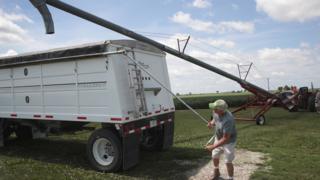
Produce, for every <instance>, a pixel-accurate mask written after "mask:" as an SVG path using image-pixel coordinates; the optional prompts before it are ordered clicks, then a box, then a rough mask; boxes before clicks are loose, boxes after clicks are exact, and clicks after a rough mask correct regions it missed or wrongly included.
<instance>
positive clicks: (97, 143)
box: [87, 129, 122, 172]
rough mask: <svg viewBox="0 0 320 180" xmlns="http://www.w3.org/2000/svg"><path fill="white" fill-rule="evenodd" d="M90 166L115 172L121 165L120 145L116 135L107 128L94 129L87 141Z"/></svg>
mask: <svg viewBox="0 0 320 180" xmlns="http://www.w3.org/2000/svg"><path fill="white" fill-rule="evenodd" d="M87 157H88V160H89V162H90V164H91V166H92V167H93V168H94V169H95V170H97V171H101V172H116V171H118V170H119V169H120V167H121V165H122V146H121V141H120V138H119V137H118V135H117V134H116V133H115V132H114V131H113V130H109V129H98V130H96V131H94V132H93V133H92V134H91V136H90V138H89V140H88V143H87Z"/></svg>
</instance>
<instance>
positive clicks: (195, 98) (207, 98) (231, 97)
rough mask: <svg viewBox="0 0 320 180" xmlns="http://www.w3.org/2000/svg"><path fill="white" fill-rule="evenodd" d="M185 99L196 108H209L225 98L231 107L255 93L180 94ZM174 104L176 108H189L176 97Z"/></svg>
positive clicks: (246, 100)
mask: <svg viewBox="0 0 320 180" xmlns="http://www.w3.org/2000/svg"><path fill="white" fill-rule="evenodd" d="M179 97H180V98H181V99H182V100H183V101H185V102H186V103H187V104H188V105H190V106H191V107H192V108H194V109H207V108H208V104H209V103H211V102H214V101H216V100H218V99H223V100H225V101H226V102H227V103H228V105H229V106H230V107H237V106H241V105H242V104H245V103H246V102H248V101H249V98H251V97H253V95H252V94H251V93H249V92H235V93H231V92H224V93H209V94H192V95H180V96H179ZM174 104H175V107H176V109H178V110H184V109H187V108H186V107H185V106H184V105H183V104H182V103H181V102H180V101H179V100H178V99H176V98H174Z"/></svg>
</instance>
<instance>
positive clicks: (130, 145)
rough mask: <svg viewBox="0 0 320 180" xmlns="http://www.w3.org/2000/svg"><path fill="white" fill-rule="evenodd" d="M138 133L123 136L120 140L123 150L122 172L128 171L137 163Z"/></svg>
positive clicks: (138, 150)
mask: <svg viewBox="0 0 320 180" xmlns="http://www.w3.org/2000/svg"><path fill="white" fill-rule="evenodd" d="M140 136H141V134H140V133H132V134H127V135H125V136H123V138H122V148H123V151H122V152H123V154H122V159H123V163H122V165H123V170H128V169H129V168H131V167H133V166H135V165H136V164H138V163H139V159H140V148H139V147H140V146H139V145H140Z"/></svg>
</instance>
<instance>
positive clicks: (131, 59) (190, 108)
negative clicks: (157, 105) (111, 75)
mask: <svg viewBox="0 0 320 180" xmlns="http://www.w3.org/2000/svg"><path fill="white" fill-rule="evenodd" d="M124 55H125V56H126V57H128V59H129V60H130V61H132V62H133V63H134V64H135V65H137V66H138V67H139V68H140V69H142V70H143V71H144V72H145V73H147V74H148V75H149V76H150V77H151V78H152V79H153V80H155V81H156V82H157V83H158V84H159V85H160V86H161V87H163V88H164V89H165V90H166V91H167V92H169V93H170V94H171V95H173V96H174V97H175V98H177V99H178V100H179V101H180V102H181V103H182V104H183V105H185V106H186V107H187V108H188V109H189V110H191V111H192V112H193V113H194V114H195V115H196V116H198V117H199V118H200V119H201V120H202V121H203V122H204V123H206V124H207V123H208V120H206V118H204V117H203V116H201V115H200V114H199V113H198V112H197V111H196V110H194V109H193V108H192V107H191V106H189V105H188V104H187V103H186V102H184V101H183V100H182V99H181V98H180V97H178V96H176V95H175V94H174V93H173V92H172V91H171V90H170V89H169V88H167V87H166V86H165V85H164V84H162V83H161V82H160V81H159V80H158V79H157V78H156V77H154V76H153V75H152V74H151V73H150V72H149V71H148V70H147V69H145V68H144V67H143V66H141V65H140V64H139V63H137V61H136V60H135V59H133V58H131V57H130V56H128V55H127V53H124Z"/></svg>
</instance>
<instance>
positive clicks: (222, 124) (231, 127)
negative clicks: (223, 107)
mask: <svg viewBox="0 0 320 180" xmlns="http://www.w3.org/2000/svg"><path fill="white" fill-rule="evenodd" d="M212 116H213V119H214V120H215V124H216V126H215V127H216V128H215V130H216V132H215V135H216V137H217V139H218V140H219V139H221V138H222V137H223V134H225V133H227V134H230V135H231V136H230V139H229V142H227V143H226V144H229V143H234V142H236V140H237V130H236V126H235V120H234V117H233V115H232V113H231V112H229V111H226V112H225V113H224V114H223V115H222V116H219V115H218V114H215V113H213V114H212Z"/></svg>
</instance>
